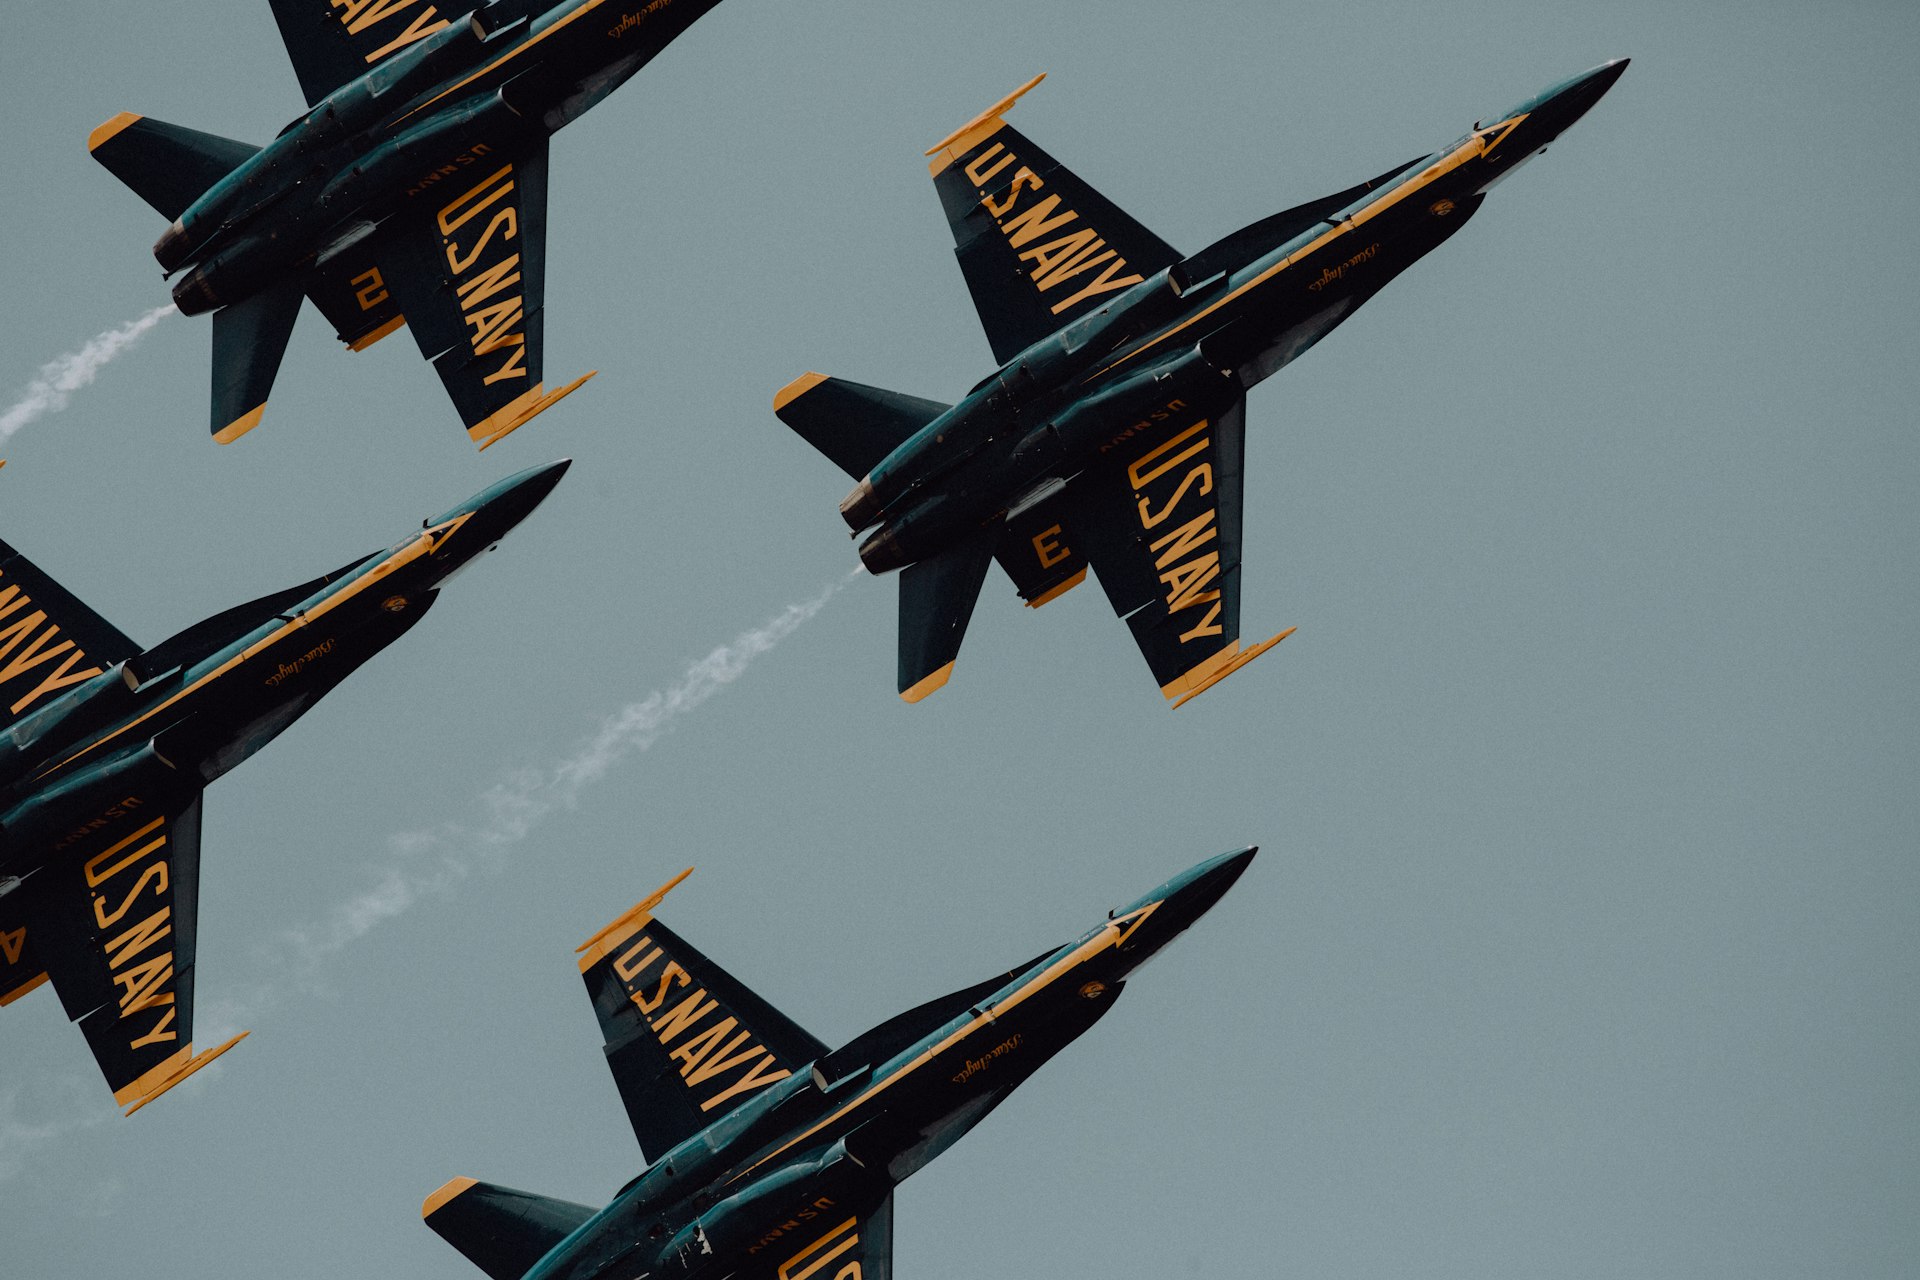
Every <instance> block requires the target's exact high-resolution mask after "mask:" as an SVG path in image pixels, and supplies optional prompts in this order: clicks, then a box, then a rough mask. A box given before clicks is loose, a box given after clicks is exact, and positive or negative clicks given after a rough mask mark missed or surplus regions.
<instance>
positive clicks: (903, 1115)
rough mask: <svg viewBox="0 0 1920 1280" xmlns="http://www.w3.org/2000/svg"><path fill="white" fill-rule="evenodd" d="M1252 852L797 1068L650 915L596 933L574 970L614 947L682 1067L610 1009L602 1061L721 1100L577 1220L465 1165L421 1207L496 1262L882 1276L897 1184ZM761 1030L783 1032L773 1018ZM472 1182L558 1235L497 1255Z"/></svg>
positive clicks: (538, 1279)
mask: <svg viewBox="0 0 1920 1280" xmlns="http://www.w3.org/2000/svg"><path fill="white" fill-rule="evenodd" d="M1253 855H1254V851H1253V850H1252V849H1245V850H1241V851H1239V852H1236V853H1230V854H1226V855H1223V856H1221V857H1219V858H1215V859H1212V860H1210V861H1208V862H1204V863H1202V864H1200V865H1199V866H1197V867H1194V868H1192V869H1190V870H1188V871H1187V872H1185V873H1183V874H1181V875H1179V876H1176V877H1175V878H1174V879H1172V880H1170V881H1168V882H1167V883H1166V884H1164V885H1161V886H1160V887H1159V888H1157V889H1155V890H1154V891H1152V892H1151V893H1148V894H1147V895H1145V896H1144V897H1142V898H1140V899H1139V900H1138V901H1136V902H1134V903H1132V904H1131V905H1129V906H1127V907H1123V908H1120V909H1118V910H1116V911H1113V912H1111V913H1109V915H1108V918H1107V919H1106V920H1103V921H1102V922H1101V923H1100V924H1099V925H1097V926H1096V927H1095V928H1093V929H1091V930H1089V931H1087V932H1086V933H1084V934H1082V935H1081V936H1080V938H1079V939H1077V940H1076V941H1074V942H1071V943H1068V944H1067V945H1065V946H1063V947H1060V948H1058V949H1056V950H1053V951H1050V952H1047V953H1046V954H1044V955H1042V956H1040V957H1038V958H1037V959H1036V960H1034V961H1033V962H1032V963H1030V964H1027V965H1023V966H1021V967H1019V968H1017V969H1015V970H1012V971H1010V972H1008V973H1006V974H1003V975H1001V976H1000V977H997V978H993V979H989V980H988V981H987V982H984V983H981V984H978V985H976V986H974V987H970V988H966V989H963V990H961V991H957V992H954V993H952V994H951V995H949V996H946V997H943V998H941V999H939V1000H935V1001H931V1002H929V1003H928V1004H926V1005H923V1006H921V1007H919V1008H917V1009H913V1010H909V1011H908V1012H906V1013H903V1014H901V1015H899V1016H897V1017H895V1018H893V1019H890V1020H889V1021H887V1022H884V1023H882V1024H880V1025H879V1026H877V1027H875V1028H873V1029H872V1030H870V1031H868V1032H867V1033H865V1034H864V1035H862V1036H859V1037H857V1038H856V1039H854V1040H853V1041H851V1042H849V1043H848V1044H846V1045H845V1046H843V1047H841V1048H840V1049H837V1050H835V1051H833V1052H831V1053H826V1054H824V1055H822V1056H819V1057H816V1058H815V1059H814V1060H812V1061H811V1062H805V1063H795V1064H794V1065H793V1067H792V1068H791V1069H786V1068H780V1067H779V1066H778V1056H777V1054H776V1053H774V1052H771V1051H765V1050H762V1049H761V1047H760V1044H761V1042H760V1040H758V1039H756V1035H755V1028H754V1025H753V1023H752V1021H750V1020H749V1015H747V1014H746V1013H745V1012H744V1010H743V1006H744V1005H745V1003H746V1000H743V999H741V998H740V997H738V996H737V995H736V996H733V997H732V998H731V999H730V998H729V992H728V991H727V990H725V989H723V988H722V987H721V986H720V984H719V983H718V982H717V981H716V980H715V978H716V975H713V974H711V973H710V972H709V971H706V970H704V969H703V968H702V967H701V963H702V962H703V961H704V960H705V958H704V957H701V956H699V954H698V953H697V952H692V951H691V948H688V947H686V945H685V944H684V943H680V942H679V941H678V939H676V938H673V937H672V936H671V935H669V934H666V933H664V932H663V931H662V930H661V929H660V927H659V926H658V925H657V924H655V923H653V922H651V921H650V920H647V919H642V920H640V921H638V922H637V923H633V924H631V925H629V926H627V927H625V928H624V930H623V932H622V933H620V934H619V935H618V936H616V937H614V938H613V939H612V940H611V941H607V940H597V941H596V943H594V944H591V945H592V948H593V949H592V952H591V954H590V955H589V956H588V958H587V959H586V960H583V962H582V968H583V970H584V971H586V972H587V973H588V975H589V976H588V985H589V988H590V989H592V988H594V986H595V976H594V975H595V974H602V975H604V973H605V971H606V970H607V968H608V967H609V965H610V966H611V967H612V969H613V971H614V972H616V973H618V974H619V975H620V985H619V987H618V989H617V992H616V994H618V995H621V996H623V997H624V999H623V1000H622V1003H623V1004H624V1003H631V1004H632V1005H634V1006H637V1007H638V1009H639V1011H640V1013H641V1014H642V1015H643V1016H644V1024H643V1025H644V1027H645V1029H644V1030H643V1031H642V1032H641V1034H642V1036H644V1037H646V1038H647V1039H652V1040H657V1046H653V1045H650V1046H648V1051H649V1053H650V1054H656V1055H657V1054H659V1053H661V1052H662V1051H663V1050H664V1051H665V1052H667V1053H668V1054H670V1060H671V1061H672V1063H673V1066H674V1067H683V1069H682V1070H679V1071H674V1070H672V1069H669V1071H668V1072H667V1073H666V1074H665V1076H664V1077H660V1076H656V1075H655V1073H654V1071H653V1070H652V1069H650V1068H649V1066H647V1065H646V1064H647V1063H650V1062H651V1058H648V1059H644V1060H642V1059H634V1060H632V1065H631V1066H626V1065H624V1064H623V1062H622V1058H621V1055H622V1054H623V1053H624V1052H627V1050H626V1049H625V1047H624V1045H623V1043H622V1042H621V1041H619V1040H617V1039H615V1037H618V1036H620V1035H621V1032H620V1031H618V1030H616V1029H614V1028H613V1027H609V1038H610V1044H609V1049H608V1054H609V1059H610V1061H611V1063H612V1064H613V1065H614V1066H615V1070H616V1072H620V1071H623V1070H625V1071H632V1072H633V1073H634V1074H635V1075H636V1076H637V1077H639V1078H640V1079H642V1080H644V1081H645V1083H643V1084H641V1085H640V1086H639V1087H640V1088H643V1089H648V1090H651V1091H653V1092H654V1093H655V1094H656V1095H657V1094H658V1093H659V1092H660V1091H664V1090H668V1089H673V1090H674V1091H676V1092H677V1091H678V1088H679V1087H680V1086H681V1085H682V1082H683V1081H684V1082H685V1085H686V1087H688V1088H690V1089H691V1090H692V1091H693V1092H692V1099H693V1102H694V1105H695V1106H696V1107H699V1108H702V1109H703V1111H701V1112H695V1113H694V1114H708V1115H712V1116H714V1117H716V1118H715V1119H713V1120H712V1121H710V1122H707V1121H704V1120H702V1121H697V1122H696V1123H697V1124H698V1125H699V1126H700V1127H697V1128H695V1129H694V1131H693V1132H691V1133H690V1134H688V1136H686V1137H685V1138H683V1139H682V1140H681V1141H679V1142H678V1143H677V1144H676V1145H674V1146H673V1147H672V1148H671V1149H669V1150H667V1151H666V1152H665V1153H664V1154H662V1155H661V1156H660V1157H659V1158H658V1159H656V1160H654V1162H653V1163H652V1165H650V1166H649V1167H648V1169H647V1170H646V1171H645V1172H644V1173H642V1174H641V1175H640V1176H639V1177H637V1178H635V1179H634V1180H633V1181H632V1182H630V1183H628V1184H627V1186H625V1187H624V1188H622V1189H621V1191H620V1193H619V1194H618V1195H617V1196H616V1197H615V1198H614V1200H613V1202H612V1203H611V1204H609V1205H607V1207H606V1208H604V1209H601V1210H599V1211H598V1212H594V1213H591V1214H590V1215H589V1216H585V1217H584V1218H583V1219H582V1220H579V1221H575V1220H573V1219H571V1218H568V1217H566V1216H564V1215H565V1213H566V1211H567V1210H568V1209H572V1210H574V1211H576V1212H577V1214H586V1211H585V1210H581V1209H579V1207H578V1206H559V1212H558V1213H555V1214H554V1215H552V1216H551V1217H549V1215H548V1214H547V1213H546V1212H545V1211H543V1210H542V1209H540V1208H539V1207H538V1206H539V1204H541V1203H543V1202H540V1201H539V1199H538V1198H537V1197H531V1196H528V1195H527V1194H526V1193H523V1192H507V1191H505V1190H504V1189H502V1188H491V1187H485V1184H474V1183H473V1182H472V1181H471V1180H468V1179H459V1180H456V1181H455V1182H453V1183H449V1184H448V1185H447V1187H445V1188H442V1190H441V1191H440V1192H438V1193H436V1194H435V1196H433V1197H431V1198H429V1200H428V1201H427V1205H426V1217H427V1221H428V1223H429V1225H431V1226H433V1227H434V1228H435V1229H436V1230H438V1231H440V1232H441V1233H442V1234H443V1235H445V1236H446V1237H447V1239H448V1240H449V1241H451V1242H452V1243H454V1244H455V1245H456V1246H457V1247H459V1248H461V1249H462V1251H463V1252H466V1253H467V1255H468V1257H469V1258H471V1259H472V1260H474V1261H475V1262H477V1263H479V1264H480V1265H481V1266H482V1267H484V1268H486V1269H487V1270H488V1272H489V1274H491V1275H494V1276H507V1275H515V1274H521V1273H524V1276H525V1280H616V1278H618V1280H631V1277H634V1276H640V1275H651V1276H655V1277H659V1276H675V1277H678V1276H687V1277H707V1276H712V1277H720V1276H727V1275H737V1276H767V1277H773V1276H775V1275H776V1274H778V1275H783V1276H788V1277H799V1276H802V1275H810V1274H813V1273H814V1270H815V1268H814V1267H813V1264H815V1263H821V1264H824V1262H825V1261H827V1260H829V1259H831V1260H833V1266H832V1267H831V1268H829V1269H826V1270H823V1271H819V1274H820V1275H822V1276H827V1277H832V1276H840V1275H848V1274H851V1275H854V1276H858V1275H860V1274H862V1271H861V1270H860V1269H859V1267H858V1266H855V1267H854V1269H853V1270H851V1271H850V1272H849V1271H848V1270H846V1268H847V1267H848V1266H849V1265H850V1264H855V1263H858V1264H862V1265H864V1266H865V1268H866V1270H867V1272H869V1273H872V1274H876V1275H887V1274H891V1272H890V1271H889V1269H888V1264H887V1258H886V1257H885V1256H884V1255H885V1251H886V1250H888V1249H889V1248H890V1243H891V1241H890V1232H891V1206H890V1201H889V1197H890V1196H891V1194H892V1192H893V1188H894V1187H895V1186H897V1185H899V1183H901V1182H902V1181H904V1180H905V1179H906V1178H907V1177H909V1176H911V1175H912V1174H913V1173H915V1172H917V1171H918V1170H919V1169H921V1168H924V1167H925V1166H926V1165H927V1164H928V1163H929V1162H930V1161H932V1160H933V1159H934V1158H935V1157H936V1156H938V1155H939V1154H940V1153H942V1152H943V1151H945V1150H947V1148H949V1147H951V1146H952V1145H953V1144H954V1143H955V1142H957V1141H958V1140H959V1139H960V1138H961V1137H962V1136H963V1135H964V1134H965V1133H966V1132H967V1131H968V1130H969V1129H971V1128H973V1127H974V1126H975V1125H976V1124H978V1123H979V1122H980V1121H981V1120H982V1119H983V1118H984V1117H985V1116H986V1115H987V1113H988V1112H990V1111H991V1110H992V1109H993V1108H994V1107H995V1106H997V1105H998V1104H999V1103H1000V1102H1001V1101H1003V1100H1004V1099H1005V1098H1006V1096H1007V1095H1008V1094H1009V1093H1010V1092H1012V1091H1013V1089H1015V1088H1016V1087H1018V1086H1019V1085H1020V1084H1021V1083H1022V1082H1023V1081H1025V1080H1026V1079H1027V1078H1028V1077H1030V1076H1031V1075H1032V1074H1033V1073H1034V1072H1035V1071H1037V1070H1038V1069H1039V1068H1040V1067H1041V1066H1042V1065H1043V1064H1044V1063H1045V1062H1046V1061H1047V1060H1048V1059H1050V1058H1051V1057H1053V1055H1055V1054H1056V1053H1058V1052H1059V1051H1060V1050H1061V1049H1063V1048H1065V1047H1066V1046H1067V1045H1068V1044H1069V1043H1071V1042H1072V1041H1073V1040H1074V1039H1076V1038H1077V1037H1079V1036H1080V1035H1081V1034H1082V1033H1083V1032H1085V1031H1086V1030H1087V1029H1088V1028H1089V1027H1091V1026H1092V1025H1093V1024H1094V1023H1095V1022H1097V1021H1099V1020H1100V1018H1101V1017H1102V1016H1103V1015H1104V1014H1105V1013H1106V1012H1107V1010H1108V1009H1110V1008H1112V1007H1113V1002H1114V1001H1115V1000H1116V999H1117V998H1118V997H1119V994H1120V991H1121V989H1122V988H1123V987H1124V985H1125V983H1126V980H1127V977H1128V975H1129V974H1130V973H1132V971H1133V970H1134V969H1135V968H1137V967H1138V966H1139V965H1140V964H1141V963H1143V962H1144V961H1145V960H1146V959H1147V958H1148V957H1150V956H1152V955H1153V954H1154V953H1155V952H1157V951H1158V950H1159V949H1160V948H1161V947H1163V946H1165V945H1166V944H1167V943H1168V942H1169V941H1171V940H1172V939H1173V937H1174V936H1175V935H1177V934H1178V933H1180V932H1181V931H1182V930H1184V929H1185V928H1186V927H1187V926H1188V925H1190V924H1191V923H1193V921H1194V920H1196V919H1198V918H1199V917H1200V915H1202V914H1203V913H1204V912H1205V911H1207V910H1208V908H1210V907H1211V906H1212V905H1213V904H1214V903H1215V902H1216V901H1218V900H1219V898H1220V897H1221V895H1222V894H1224V893H1225V892H1226V891H1227V889H1228V888H1230V887H1231V886H1232V884H1233V883H1234V881H1235V880H1237V879H1238V878H1239V876H1240V874H1241V873H1242V872H1243V871H1244V870H1245V869H1246V866H1247V864H1248V863H1249V862H1250V861H1251V860H1252V858H1253ZM669 887H671V886H669ZM657 901H658V895H656V897H655V899H654V900H653V901H652V902H650V903H648V904H643V905H644V906H646V907H648V908H650V907H651V906H652V905H653V904H654V903H657ZM705 963H708V964H710V963H711V962H705ZM683 988H684V990H683ZM709 992H712V996H713V997H717V1000H718V1004H717V1005H716V1000H715V999H714V998H710V997H709ZM628 993H630V994H628ZM748 999H752V997H750V996H749V997H748ZM595 1003H596V1007H597V1008H600V1009H601V1012H602V1018H603V1025H604V1024H605V1023H606V1019H607V1005H608V1004H609V1000H607V999H604V998H603V996H602V995H601V994H596V998H595ZM621 1012H622V1013H623V1014H624V1013H625V1012H626V1011H625V1010H624V1009H623V1010H622V1011H621ZM735 1015H739V1016H737V1017H736V1016H735ZM765 1042H766V1043H767V1044H768V1045H773V1044H774V1040H773V1038H772V1037H771V1036H768V1037H765ZM649 1077H651V1078H650V1079H649ZM668 1081H671V1082H672V1084H671V1085H669V1084H668V1083H667V1082H668ZM755 1089H757V1090H758V1092H753V1090H755ZM623 1090H624V1086H623ZM736 1098H739V1099H741V1101H739V1102H735V1101H734V1099H736ZM635 1105H636V1102H635V1098H634V1096H633V1095H632V1094H629V1107H630V1109H632V1108H633V1107H634V1106H635ZM475 1186H480V1187H482V1188H483V1191H482V1193H481V1195H480V1196H477V1197H473V1199H474V1200H475V1201H478V1202H479V1208H480V1209H481V1210H488V1202H489V1201H490V1202H491V1203H492V1204H493V1205H495V1206H500V1207H502V1208H506V1209H507V1210H508V1211H510V1212H512V1213H514V1214H515V1215H517V1216H518V1217H519V1218H520V1219H521V1220H522V1222H529V1221H531V1222H547V1223H549V1224H551V1225H550V1230H552V1231H560V1230H561V1228H562V1227H563V1226H564V1227H565V1230H564V1233H563V1234H564V1238H559V1237H557V1236H556V1237H550V1238H551V1239H554V1240H556V1241H557V1242H556V1243H554V1244H553V1245H552V1247H551V1248H549V1249H547V1250H546V1251H545V1252H544V1255H543V1256H542V1255H540V1254H538V1253H535V1254H534V1256H531V1257H528V1256H525V1254H524V1253H523V1254H522V1256H519V1257H509V1256H503V1255H500V1254H494V1253H489V1252H488V1244H487V1243H485V1242H486V1241H492V1242H497V1241H499V1240H500V1239H501V1237H502V1233H501V1232H500V1231H499V1229H498V1228H499V1225H500V1224H499V1223H498V1222H497V1221H496V1220H493V1219H492V1214H491V1211H488V1212H487V1215H486V1216H484V1217H483V1216H481V1213H479V1212H474V1211H471V1210H463V1209H462V1208H461V1207H460V1206H461V1205H462V1202H463V1199H465V1198H466V1197H467V1193H468V1192H469V1191H471V1190H472V1189H473V1188H474V1187H475ZM443 1211H444V1216H443ZM522 1247H523V1249H525V1250H529V1251H530V1250H531V1249H532V1248H533V1247H534V1246H533V1244H532V1242H531V1241H528V1242H523V1244H522ZM527 1263H531V1264H532V1265H531V1266H527V1265H526V1264H527Z"/></svg>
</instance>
